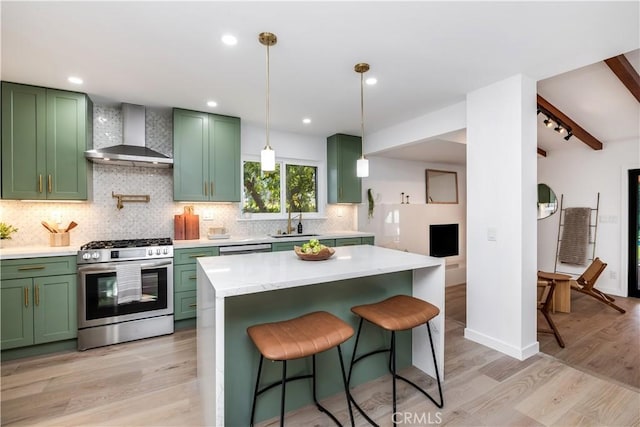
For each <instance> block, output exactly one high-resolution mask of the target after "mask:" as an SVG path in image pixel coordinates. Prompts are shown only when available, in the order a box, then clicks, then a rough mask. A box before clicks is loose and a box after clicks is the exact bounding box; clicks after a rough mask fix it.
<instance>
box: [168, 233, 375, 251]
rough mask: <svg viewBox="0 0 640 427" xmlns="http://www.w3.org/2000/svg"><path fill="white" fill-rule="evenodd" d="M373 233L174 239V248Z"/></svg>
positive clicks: (367, 235) (360, 235)
mask: <svg viewBox="0 0 640 427" xmlns="http://www.w3.org/2000/svg"><path fill="white" fill-rule="evenodd" d="M373 236H374V234H373V233H365V232H362V231H331V232H327V233H317V235H316V236H309V235H302V236H297V235H295V234H292V235H290V236H287V237H272V236H268V235H261V236H229V237H228V238H226V239H207V238H206V237H205V238H201V239H199V240H174V241H173V248H174V249H187V248H197V247H200V246H229V245H248V244H252V243H276V242H297V241H300V240H309V239H346V238H349V237H373Z"/></svg>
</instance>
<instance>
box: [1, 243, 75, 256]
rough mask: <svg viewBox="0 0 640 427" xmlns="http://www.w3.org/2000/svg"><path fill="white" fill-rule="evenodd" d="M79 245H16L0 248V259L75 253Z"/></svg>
mask: <svg viewBox="0 0 640 427" xmlns="http://www.w3.org/2000/svg"><path fill="white" fill-rule="evenodd" d="M79 249H80V247H79V246H45V245H42V246H40V245H36V246H17V247H15V248H2V249H0V259H19V258H42V257H48V256H67V255H74V256H75V255H77V254H78V250H79Z"/></svg>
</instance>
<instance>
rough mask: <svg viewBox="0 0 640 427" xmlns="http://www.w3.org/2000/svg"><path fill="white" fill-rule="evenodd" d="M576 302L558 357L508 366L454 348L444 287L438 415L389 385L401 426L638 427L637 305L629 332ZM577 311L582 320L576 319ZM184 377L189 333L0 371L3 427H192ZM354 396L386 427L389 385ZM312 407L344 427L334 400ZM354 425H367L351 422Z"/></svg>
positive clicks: (191, 372) (315, 419)
mask: <svg viewBox="0 0 640 427" xmlns="http://www.w3.org/2000/svg"><path fill="white" fill-rule="evenodd" d="M579 298H580V299H579V300H578V301H575V302H574V313H572V314H571V315H567V316H566V317H567V319H566V320H565V319H562V317H563V316H561V315H560V314H556V315H554V318H557V319H558V326H559V328H560V330H561V331H562V332H563V335H564V338H565V341H566V343H567V348H566V349H564V350H558V349H557V348H555V347H554V344H555V340H553V337H552V336H545V335H540V344H541V348H542V349H543V350H544V351H545V352H546V353H539V354H538V355H536V356H534V357H532V358H529V359H528V360H526V361H524V362H519V361H517V360H515V359H512V358H510V357H507V356H504V355H502V354H501V353H498V352H496V351H494V350H491V349H488V348H486V347H484V346H481V345H479V344H475V343H473V342H471V341H468V340H465V339H464V338H463V330H464V316H465V314H464V312H465V309H464V305H465V304H464V300H465V289H464V286H456V287H452V288H448V289H447V302H446V304H447V307H446V310H447V311H446V312H447V319H446V339H445V368H446V381H445V384H444V390H445V407H444V409H441V410H438V409H437V408H436V407H435V405H433V404H432V403H431V402H429V401H426V400H425V399H424V398H423V397H422V396H421V395H419V394H416V393H414V392H413V390H412V389H411V388H409V387H408V386H405V385H404V384H400V383H399V406H398V411H399V415H398V417H401V418H402V420H401V421H402V425H430V424H446V425H460V426H478V425H486V426H514V425H518V426H520V425H522V426H524V425H527V426H529V425H531V426H574V425H580V426H583V425H584V426H592V425H593V426H639V425H640V413H639V412H640V411H639V407H640V406H639V404H640V389H639V388H638V385H637V383H635V385H634V384H633V381H635V380H633V378H636V380H637V373H638V370H637V366H634V363H635V364H637V363H639V362H640V357H639V355H638V352H639V350H638V346H637V342H638V319H639V314H638V313H639V312H640V304H639V303H638V301H637V300H632V299H629V300H627V299H621V300H620V302H621V305H624V306H625V307H626V308H628V310H629V311H628V314H627V315H624V316H628V319H627V321H628V322H629V323H631V324H632V325H628V324H627V323H626V322H625V321H624V320H623V317H622V316H623V315H619V314H617V312H615V311H613V310H611V309H608V310H611V312H612V316H609V314H608V313H606V312H605V313H600V312H599V311H598V308H597V306H596V304H597V303H596V302H595V301H593V304H591V303H590V302H588V301H582V299H583V298H587V297H583V296H579ZM625 304H628V305H625ZM603 307H604V306H603ZM583 309H584V310H587V309H588V311H586V312H587V313H591V314H590V315H584V316H583V317H582V320H576V319H577V315H578V313H580V312H582V310H583ZM596 312H597V313H596ZM594 313H595V314H594ZM574 314H575V315H576V316H574ZM572 317H576V319H572ZM594 317H595V318H596V320H595V321H596V322H597V325H598V327H594V326H593V325H594V320H593V318H594ZM585 330H586V331H585ZM634 343H635V345H634ZM605 348H608V350H607V351H605ZM607 365H614V366H607ZM195 366H196V361H195V332H194V331H193V330H187V331H180V332H177V333H175V334H174V335H171V336H166V337H159V338H153V339H148V340H143V341H137V342H133V343H126V344H120V345H116V346H110V347H105V348H100V349H93V350H88V351H86V352H68V353H60V354H56V355H52V356H45V357H36V358H29V359H22V360H18V361H10V362H4V363H2V366H1V367H2V377H1V393H2V396H1V399H2V403H1V407H0V409H1V412H2V414H1V415H2V425H7V426H8V425H11V426H14V425H15V426H17V425H30V426H31V425H43V426H45V425H46V426H85V425H105V426H107V425H109V426H199V425H202V421H201V419H200V416H199V413H200V405H201V403H200V402H199V398H198V393H197V385H196V377H195V375H196V373H195ZM627 366H628V367H629V368H627ZM622 372H627V375H626V376H625V375H622V374H621V373H622ZM405 375H407V376H409V377H411V378H412V379H414V380H416V381H417V382H418V383H419V384H421V385H423V386H426V387H430V390H431V391H435V390H434V387H433V385H434V384H433V382H432V380H431V379H430V378H429V377H427V376H425V375H424V374H422V373H421V372H419V371H418V370H416V369H413V368H412V369H408V370H406V371H405ZM634 376H635V377H634ZM627 377H628V378H627ZM624 379H631V380H632V381H624ZM354 396H355V397H356V399H357V400H358V401H359V402H361V403H362V404H363V406H364V407H365V409H366V410H367V412H368V413H370V414H371V415H372V416H373V418H374V419H375V420H376V421H377V422H378V423H379V424H381V425H391V409H390V404H389V403H390V396H391V389H390V381H389V377H388V376H386V377H383V378H381V379H379V380H377V381H373V382H370V383H367V384H364V385H362V386H360V387H358V388H356V389H355V390H354ZM322 403H323V404H325V405H326V406H327V408H328V409H330V410H331V411H333V412H334V413H335V414H336V415H337V416H338V418H339V419H340V420H341V421H343V422H344V423H348V414H347V412H346V410H345V409H346V403H345V402H344V399H343V396H341V395H337V396H334V397H331V398H329V399H326V400H325V401H323V402H322ZM286 422H287V425H291V426H313V425H317V426H325V425H332V424H331V422H330V420H329V419H328V418H327V417H326V416H325V415H323V414H321V413H319V412H318V411H317V410H316V409H315V408H313V407H306V408H302V409H301V410H298V411H296V412H292V413H289V414H287V417H286ZM275 424H276V422H275V421H271V422H267V423H263V425H275ZM356 424H357V425H359V426H364V425H367V424H366V422H365V421H364V420H363V419H362V418H361V417H360V416H359V415H357V416H356Z"/></svg>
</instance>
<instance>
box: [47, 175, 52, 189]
mask: <svg viewBox="0 0 640 427" xmlns="http://www.w3.org/2000/svg"><path fill="white" fill-rule="evenodd" d="M47 189H48V190H49V193H51V192H53V178H52V177H51V174H49V176H48V177H47Z"/></svg>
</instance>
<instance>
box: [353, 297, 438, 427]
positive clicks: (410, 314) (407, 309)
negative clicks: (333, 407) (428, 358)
mask: <svg viewBox="0 0 640 427" xmlns="http://www.w3.org/2000/svg"><path fill="white" fill-rule="evenodd" d="M351 311H352V312H354V313H355V314H357V315H358V316H360V325H359V326H358V334H357V335H356V344H355V346H354V348H353V356H352V357H351V364H350V366H349V377H348V379H347V384H350V383H351V373H352V372H353V368H354V365H355V364H356V363H358V362H359V361H361V360H363V359H364V358H366V357H369V356H373V355H374V354H378V353H386V352H389V371H390V372H391V376H392V384H393V386H392V387H393V393H392V394H393V396H392V398H393V413H392V414H395V413H396V379H397V378H399V379H401V380H402V381H404V382H406V383H408V384H410V385H412V386H413V387H414V388H416V389H417V390H418V391H420V392H421V393H422V394H424V395H425V396H426V397H428V398H429V400H431V401H432V402H433V403H434V404H435V405H436V406H437V407H438V408H442V406H443V404H444V400H443V396H442V386H441V384H440V375H439V373H438V363H437V361H436V352H435V350H434V348H433V338H432V336H431V327H430V326H429V320H431V319H433V318H434V317H436V316H437V315H438V314H439V313H440V309H439V308H438V307H436V306H435V305H433V304H430V303H428V302H426V301H423V300H421V299H418V298H414V297H411V296H407V295H396V296H393V297H390V298H387V299H386V300H384V301H380V302H377V303H374V304H365V305H358V306H356V307H352V308H351ZM364 320H367V321H368V322H370V323H373V324H374V325H376V326H378V327H380V328H382V329H385V330H387V331H390V332H391V343H390V345H389V347H388V348H383V349H380V350H374V351H371V352H369V353H366V354H363V355H361V356H358V357H356V352H357V350H358V341H359V339H360V332H362V323H363V322H364ZM423 324H426V325H427V332H428V333H429V343H430V344H431V355H432V356H433V364H434V366H435V370H436V380H437V382H438V393H439V394H440V403H438V402H436V401H435V400H434V399H433V397H431V396H430V395H429V394H428V393H427V392H426V391H425V390H423V389H422V388H420V387H418V386H417V385H416V384H414V383H413V382H411V381H410V380H408V379H407V378H405V377H403V376H400V375H398V374H397V373H396V331H404V330H407V329H413V328H415V327H417V326H420V325H423ZM349 399H350V400H351V401H352V402H353V404H354V406H355V407H356V408H357V409H358V411H359V412H360V413H361V414H362V416H363V417H365V418H366V419H367V421H369V422H370V423H371V424H372V425H377V424H376V423H375V422H374V421H373V420H372V419H371V418H370V417H369V416H368V415H367V414H365V413H364V411H363V410H362V408H361V407H360V405H358V403H357V402H356V401H355V399H354V398H353V396H351V393H349ZM393 423H394V424H396V421H395V417H393Z"/></svg>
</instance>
